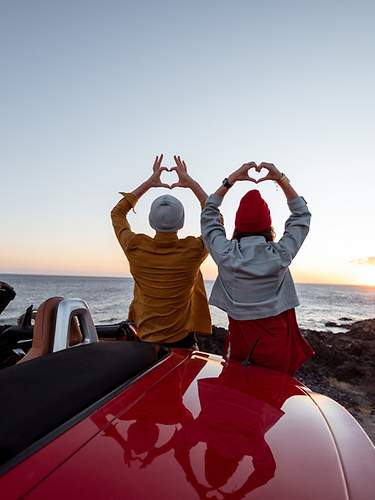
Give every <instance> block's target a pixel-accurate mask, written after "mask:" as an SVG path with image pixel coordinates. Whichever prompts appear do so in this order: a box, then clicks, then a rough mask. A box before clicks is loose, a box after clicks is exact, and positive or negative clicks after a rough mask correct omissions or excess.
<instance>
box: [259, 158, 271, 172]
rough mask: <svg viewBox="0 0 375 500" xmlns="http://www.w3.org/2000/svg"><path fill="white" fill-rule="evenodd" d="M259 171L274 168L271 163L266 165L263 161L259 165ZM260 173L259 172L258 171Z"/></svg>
mask: <svg viewBox="0 0 375 500" xmlns="http://www.w3.org/2000/svg"><path fill="white" fill-rule="evenodd" d="M259 167H260V169H262V168H265V169H266V170H271V169H272V168H275V165H274V164H273V163H267V162H265V161H262V163H260V164H259ZM258 172H260V170H258Z"/></svg>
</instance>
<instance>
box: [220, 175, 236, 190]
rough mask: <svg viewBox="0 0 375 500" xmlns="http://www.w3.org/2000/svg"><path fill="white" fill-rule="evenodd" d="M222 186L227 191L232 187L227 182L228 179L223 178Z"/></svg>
mask: <svg viewBox="0 0 375 500" xmlns="http://www.w3.org/2000/svg"><path fill="white" fill-rule="evenodd" d="M222 185H223V186H224V187H226V188H227V189H229V188H231V187H232V186H233V184H231V183H230V182H229V179H228V177H225V179H224V180H223V182H222Z"/></svg>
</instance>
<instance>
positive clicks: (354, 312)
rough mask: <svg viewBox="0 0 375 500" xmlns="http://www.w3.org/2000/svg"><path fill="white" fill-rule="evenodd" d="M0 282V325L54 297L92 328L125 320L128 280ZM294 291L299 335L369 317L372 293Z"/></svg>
mask: <svg viewBox="0 0 375 500" xmlns="http://www.w3.org/2000/svg"><path fill="white" fill-rule="evenodd" d="M0 281H5V282H7V283H9V284H10V285H11V286H13V288H14V289H15V291H16V297H15V299H14V300H13V301H12V302H11V303H10V304H9V305H8V307H7V308H6V309H5V311H3V313H2V314H1V316H0V324H14V323H16V321H17V318H18V317H19V316H20V315H21V314H22V313H23V312H24V311H25V309H26V308H27V307H28V306H30V305H31V304H32V305H33V306H34V309H36V308H37V307H38V306H39V305H40V304H41V303H42V302H43V301H45V300H46V299H47V298H49V297H53V296H57V295H58V296H62V297H66V298H69V297H79V298H81V299H83V300H85V301H86V302H87V303H88V305H89V308H90V311H91V314H92V316H93V318H94V321H95V322H96V323H97V324H113V323H118V322H121V321H123V320H125V319H126V318H127V313H128V308H129V304H130V303H131V301H132V298H133V283H134V281H133V278H132V277H131V276H81V275H59V274H40V273H39V274H24V273H0ZM204 283H205V288H206V293H207V297H209V296H210V292H211V290H212V287H213V284H214V280H212V279H205V280H204ZM296 290H297V294H298V296H299V301H300V306H298V307H296V314H297V318H298V322H299V325H300V327H301V328H302V329H306V330H320V331H321V330H327V329H329V330H331V331H332V332H334V333H338V332H340V331H345V326H346V325H347V324H348V323H349V321H350V322H354V321H359V320H363V319H368V318H373V317H374V316H375V314H374V303H375V287H369V286H366V285H350V284H337V285H335V284H331V283H324V284H318V283H298V282H297V283H296ZM210 311H211V318H212V324H213V325H216V326H222V327H224V328H227V326H228V318H227V315H226V313H225V312H224V311H222V310H220V309H218V308H216V307H214V306H210ZM327 323H328V324H329V328H327V326H328V325H327ZM333 323H335V324H336V325H339V326H333V325H332V324H333Z"/></svg>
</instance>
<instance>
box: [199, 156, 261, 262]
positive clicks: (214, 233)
mask: <svg viewBox="0 0 375 500" xmlns="http://www.w3.org/2000/svg"><path fill="white" fill-rule="evenodd" d="M256 167H257V165H256V163H254V162H250V163H244V164H243V165H242V166H241V167H240V168H238V169H237V170H235V171H234V172H233V173H232V174H231V175H230V176H229V177H228V178H226V179H224V181H223V183H222V185H221V186H220V187H219V188H218V189H217V190H216V191H215V193H214V194H212V195H211V196H209V197H208V198H207V202H206V205H205V207H204V208H203V210H202V214H201V231H202V236H203V239H204V242H205V244H206V247H207V248H208V250H209V252H210V254H211V256H212V258H213V259H214V261H215V262H216V264H219V263H220V262H222V261H223V260H224V259H225V258H226V256H227V255H228V252H229V250H230V249H231V248H232V246H233V242H232V241H230V240H228V239H227V237H226V233H225V228H224V224H223V219H222V216H221V214H220V210H219V207H220V205H221V203H222V201H223V197H224V196H225V195H226V194H227V192H228V190H229V189H230V188H231V187H232V186H233V184H234V183H235V182H237V181H252V182H256V181H255V179H253V178H252V177H250V176H249V170H250V169H252V168H254V169H255V168H256Z"/></svg>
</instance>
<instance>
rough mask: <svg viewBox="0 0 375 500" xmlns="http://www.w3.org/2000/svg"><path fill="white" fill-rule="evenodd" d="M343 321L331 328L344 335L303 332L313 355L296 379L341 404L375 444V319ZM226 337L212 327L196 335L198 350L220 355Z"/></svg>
mask: <svg viewBox="0 0 375 500" xmlns="http://www.w3.org/2000/svg"><path fill="white" fill-rule="evenodd" d="M342 319H343V321H344V320H345V323H344V324H335V325H334V326H335V327H336V326H337V327H341V328H346V329H347V331H346V332H344V333H332V332H330V331H313V330H302V333H303V335H304V336H305V337H306V339H307V340H308V341H309V342H310V344H311V346H312V347H313V349H314V350H315V353H316V354H315V356H314V358H312V359H311V360H310V361H308V362H307V363H306V364H305V365H304V366H303V367H302V368H301V369H300V370H298V372H297V373H296V375H295V378H297V379H298V380H300V381H301V382H302V383H303V384H305V385H306V386H307V387H309V388H310V389H311V390H313V391H316V392H320V393H322V394H325V395H327V396H329V397H331V398H332V399H334V400H336V401H337V402H338V403H340V404H341V405H343V406H344V407H345V408H346V409H347V410H348V411H349V412H350V413H351V414H352V415H353V416H354V417H355V418H356V419H357V420H358V422H359V423H360V424H361V425H362V427H363V428H364V429H365V431H366V432H367V434H368V435H369V437H370V439H372V441H373V442H375V382H374V380H375V319H366V320H363V321H356V322H354V323H348V322H347V321H348V320H349V318H342ZM326 326H327V327H328V326H330V325H326ZM332 326H333V325H332ZM226 335H227V330H226V329H225V328H221V327H215V326H214V327H213V335H212V336H210V337H207V336H203V335H199V336H198V344H199V349H201V350H202V351H206V352H212V353H214V354H222V353H223V347H224V340H225V337H226Z"/></svg>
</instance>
